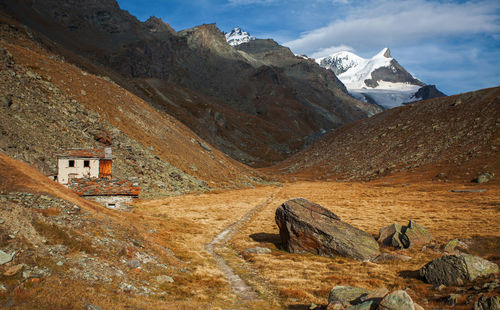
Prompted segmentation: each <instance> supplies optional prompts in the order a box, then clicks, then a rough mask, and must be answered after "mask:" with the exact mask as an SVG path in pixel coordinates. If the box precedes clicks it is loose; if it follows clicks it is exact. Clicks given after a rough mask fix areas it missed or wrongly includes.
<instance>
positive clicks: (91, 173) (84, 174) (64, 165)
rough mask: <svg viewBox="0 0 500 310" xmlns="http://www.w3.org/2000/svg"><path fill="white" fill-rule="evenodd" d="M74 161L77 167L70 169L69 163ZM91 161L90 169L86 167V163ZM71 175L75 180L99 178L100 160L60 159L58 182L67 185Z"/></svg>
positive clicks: (58, 161)
mask: <svg viewBox="0 0 500 310" xmlns="http://www.w3.org/2000/svg"><path fill="white" fill-rule="evenodd" d="M70 160H74V161H75V166H74V167H70V166H69V161H70ZM85 160H88V161H90V167H88V168H86V167H84V166H83V165H84V161H85ZM70 175H71V176H72V177H75V178H98V177H99V159H96V158H90V159H88V158H59V159H58V160H57V181H58V182H59V183H61V184H64V185H67V184H68V183H69V178H70Z"/></svg>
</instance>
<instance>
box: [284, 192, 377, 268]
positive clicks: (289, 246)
mask: <svg viewBox="0 0 500 310" xmlns="http://www.w3.org/2000/svg"><path fill="white" fill-rule="evenodd" d="M275 220H276V224H277V225H278V227H279V229H280V237H281V243H282V245H283V247H284V249H285V250H287V251H289V252H292V253H313V254H317V255H321V256H326V257H336V256H345V257H350V258H354V259H358V260H370V259H373V258H375V257H377V256H378V255H379V254H380V249H379V245H378V243H377V241H376V240H375V239H374V238H373V237H372V236H371V235H370V234H368V233H366V232H364V231H362V230H360V229H357V228H355V227H353V226H351V225H349V224H347V223H345V222H343V221H341V220H340V218H339V217H338V216H337V215H335V214H334V213H332V212H330V211H329V210H327V209H325V208H323V207H322V206H320V205H318V204H315V203H312V202H310V201H308V200H306V199H304V198H297V199H291V200H289V201H287V202H285V203H283V204H282V205H281V206H280V207H278V208H277V209H276V217H275Z"/></svg>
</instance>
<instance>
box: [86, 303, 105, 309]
mask: <svg viewBox="0 0 500 310" xmlns="http://www.w3.org/2000/svg"><path fill="white" fill-rule="evenodd" d="M83 310H102V308H101V307H98V306H96V305H93V304H85V307H83Z"/></svg>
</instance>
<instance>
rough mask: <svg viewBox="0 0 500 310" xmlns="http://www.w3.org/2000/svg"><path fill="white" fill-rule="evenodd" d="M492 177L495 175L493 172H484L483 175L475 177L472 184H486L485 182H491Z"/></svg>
mask: <svg viewBox="0 0 500 310" xmlns="http://www.w3.org/2000/svg"><path fill="white" fill-rule="evenodd" d="M494 176H495V174H494V173H493V172H484V173H481V174H480V175H479V176H478V177H477V179H475V180H474V182H476V183H486V182H489V181H491V180H492V179H493V177H494Z"/></svg>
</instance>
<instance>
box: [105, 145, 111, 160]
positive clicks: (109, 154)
mask: <svg viewBox="0 0 500 310" xmlns="http://www.w3.org/2000/svg"><path fill="white" fill-rule="evenodd" d="M104 158H105V159H109V160H111V159H113V155H112V152H111V148H110V147H106V148H104Z"/></svg>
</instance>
